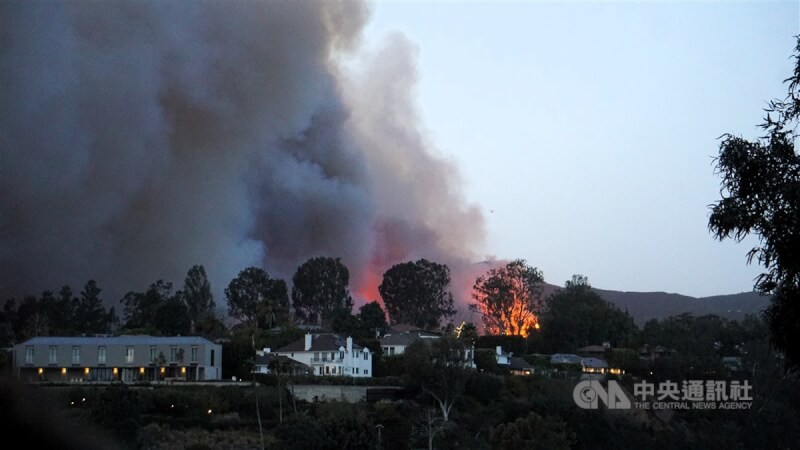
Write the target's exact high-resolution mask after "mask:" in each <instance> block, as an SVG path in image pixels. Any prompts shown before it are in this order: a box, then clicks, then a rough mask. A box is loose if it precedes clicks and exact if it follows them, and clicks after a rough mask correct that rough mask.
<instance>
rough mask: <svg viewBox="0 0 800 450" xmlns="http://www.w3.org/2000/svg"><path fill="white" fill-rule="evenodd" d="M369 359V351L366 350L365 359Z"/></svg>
mask: <svg viewBox="0 0 800 450" xmlns="http://www.w3.org/2000/svg"><path fill="white" fill-rule="evenodd" d="M368 360H369V352H364V361H368Z"/></svg>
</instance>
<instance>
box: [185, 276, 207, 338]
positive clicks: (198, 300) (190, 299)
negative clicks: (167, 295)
mask: <svg viewBox="0 0 800 450" xmlns="http://www.w3.org/2000/svg"><path fill="white" fill-rule="evenodd" d="M183 300H184V301H185V302H186V308H187V313H188V315H189V320H190V321H191V333H192V334H194V333H196V332H197V328H198V325H199V324H200V323H201V322H203V321H204V320H205V318H206V317H208V316H209V315H212V314H213V312H214V297H213V296H212V295H211V283H209V282H208V277H207V276H206V269H205V268H204V267H203V266H192V268H191V269H189V272H188V273H187V274H186V279H185V280H184V282H183Z"/></svg>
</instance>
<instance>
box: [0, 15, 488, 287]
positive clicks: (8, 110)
mask: <svg viewBox="0 0 800 450" xmlns="http://www.w3.org/2000/svg"><path fill="white" fill-rule="evenodd" d="M367 18H368V8H367V7H366V5H365V4H363V3H358V2H337V1H319V2H306V1H299V2H254V1H247V2H244V1H242V2H220V1H210V2H180V1H165V2H82V1H76V2H64V3H56V2H42V1H36V0H34V1H19V2H17V1H4V2H0V89H2V90H0V295H4V296H13V295H21V294H24V293H32V292H36V291H38V290H41V289H45V288H49V289H55V288H57V287H58V286H61V285H63V284H71V285H73V286H80V285H82V283H83V282H85V281H86V280H88V279H89V278H95V279H97V280H98V281H99V282H100V284H101V286H103V287H105V288H106V291H107V292H109V293H110V294H109V295H113V296H116V297H115V298H112V300H114V301H116V299H117V298H119V297H118V296H119V295H121V294H122V293H124V292H126V291H128V290H132V289H136V290H140V289H144V288H145V287H146V286H147V285H148V284H149V283H151V282H152V281H154V280H156V279H158V278H164V279H166V280H172V281H175V282H178V283H180V281H181V280H182V279H183V276H184V275H185V273H186V271H187V270H188V268H189V267H190V266H191V265H193V264H203V265H205V266H206V269H207V271H208V272H209V275H210V277H211V278H212V285H213V286H214V288H215V291H216V292H217V293H218V294H219V293H220V292H221V291H222V288H223V287H224V286H225V285H227V283H228V282H229V281H230V279H231V278H232V277H233V276H235V275H236V273H238V271H239V270H241V269H242V268H244V267H246V266H249V265H258V266H262V267H265V268H266V269H267V270H269V271H270V272H271V273H272V274H274V275H277V276H281V277H286V278H290V277H291V275H292V273H293V272H294V270H295V268H296V267H297V265H299V264H300V263H301V262H303V261H304V260H306V259H307V258H309V257H312V256H318V255H330V256H340V257H342V258H343V260H344V261H345V263H346V264H347V265H348V266H349V267H350V269H351V272H352V274H353V277H352V278H353V282H354V283H355V284H356V286H354V290H355V291H356V292H357V294H360V295H361V296H364V297H370V298H373V297H375V293H376V289H375V287H376V285H377V282H379V280H380V275H381V274H382V273H383V271H384V270H385V269H386V268H388V267H389V266H390V265H391V264H393V263H396V262H400V261H403V260H407V259H411V258H419V257H427V258H431V259H435V260H438V261H440V262H445V263H448V264H450V265H451V266H452V267H453V269H454V271H455V272H457V273H458V274H460V273H462V272H463V271H469V270H472V269H470V267H472V266H471V265H470V261H472V260H474V259H475V258H477V257H479V256H480V255H477V254H476V252H478V251H479V250H480V249H481V247H482V245H483V237H484V228H483V219H482V216H481V214H480V213H479V211H478V210H477V209H476V208H475V207H472V206H470V205H468V204H466V203H465V201H464V199H463V197H462V194H461V192H460V184H461V182H460V180H459V177H458V173H457V171H456V169H455V167H454V165H453V164H452V163H451V162H448V161H446V160H445V159H443V158H442V157H440V156H437V155H436V153H435V151H434V150H433V149H432V146H431V144H430V142H428V139H427V137H426V135H425V132H424V130H423V128H422V127H421V126H420V121H419V118H418V116H417V113H416V110H415V106H414V102H413V94H414V91H413V87H414V83H415V80H416V72H415V69H414V60H415V51H416V50H415V49H414V47H413V46H412V45H411V44H409V43H408V42H406V41H405V40H404V39H403V38H402V37H399V36H394V37H392V38H390V39H389V40H388V42H387V43H386V44H385V45H384V46H383V48H382V49H381V50H379V51H377V52H371V53H368V52H366V51H364V50H362V49H361V46H360V42H359V37H360V32H361V29H362V27H363V26H364V23H365V21H366V20H367ZM343 58H349V59H351V60H352V59H356V60H358V61H359V62H360V63H359V64H357V65H347V64H344V63H343V62H342V61H343ZM464 268H466V269H464ZM462 269H463V270H462ZM458 276H459V275H457V276H456V277H454V278H458ZM464 284H465V283H464ZM468 287H469V286H467V287H466V288H468ZM457 288H458V289H457V290H459V289H461V290H464V288H462V287H457ZM464 292H466V291H465V290H464ZM464 295H465V294H463V292H462V295H461V297H462V298H463V297H464Z"/></svg>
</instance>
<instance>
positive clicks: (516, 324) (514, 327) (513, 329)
mask: <svg viewBox="0 0 800 450" xmlns="http://www.w3.org/2000/svg"><path fill="white" fill-rule="evenodd" d="M477 309H478V311H479V312H480V313H481V314H482V315H483V317H484V318H488V321H485V322H484V325H485V328H484V329H485V330H486V333H488V334H496V335H506V336H522V337H528V336H529V335H530V334H531V333H532V332H533V331H534V330H538V329H539V318H538V317H537V316H536V314H534V313H533V312H532V311H531V310H530V309H529V308H528V306H527V305H526V304H525V302H524V301H523V300H522V299H521V298H519V297H516V296H515V297H514V299H513V301H512V302H511V305H510V306H509V307H508V308H498V309H494V308H492V309H491V310H490V309H489V307H487V306H486V304H485V303H483V302H478V304H477Z"/></svg>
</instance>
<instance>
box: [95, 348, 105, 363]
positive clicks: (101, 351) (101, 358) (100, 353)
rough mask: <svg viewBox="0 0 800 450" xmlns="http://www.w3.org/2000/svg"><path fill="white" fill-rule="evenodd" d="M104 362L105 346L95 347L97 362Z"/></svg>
mask: <svg viewBox="0 0 800 450" xmlns="http://www.w3.org/2000/svg"><path fill="white" fill-rule="evenodd" d="M105 363H106V348H105V347H102V346H101V347H97V364H105Z"/></svg>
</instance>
